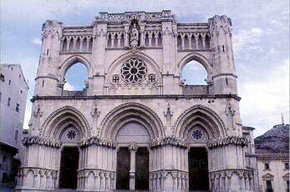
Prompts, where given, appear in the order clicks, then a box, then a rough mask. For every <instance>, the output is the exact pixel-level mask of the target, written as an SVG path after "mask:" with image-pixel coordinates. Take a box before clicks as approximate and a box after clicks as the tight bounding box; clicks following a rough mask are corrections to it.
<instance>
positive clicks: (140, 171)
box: [116, 122, 150, 190]
mask: <svg viewBox="0 0 290 192" xmlns="http://www.w3.org/2000/svg"><path fill="white" fill-rule="evenodd" d="M116 140H117V143H118V145H120V148H119V150H118V153H117V183H116V188H117V189H122V190H149V151H148V149H147V146H148V143H149V140H150V139H149V135H148V132H147V130H146V128H145V127H144V126H142V125H141V124H139V123H135V122H131V123H128V124H126V125H124V126H123V127H122V128H121V129H120V130H119V132H118V134H117V138H116Z"/></svg>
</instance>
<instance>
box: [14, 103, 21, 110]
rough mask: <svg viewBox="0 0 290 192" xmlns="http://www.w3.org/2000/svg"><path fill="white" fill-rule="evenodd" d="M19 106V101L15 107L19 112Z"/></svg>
mask: <svg viewBox="0 0 290 192" xmlns="http://www.w3.org/2000/svg"><path fill="white" fill-rule="evenodd" d="M19 107H20V105H19V103H16V109H15V110H16V111H17V112H19Z"/></svg>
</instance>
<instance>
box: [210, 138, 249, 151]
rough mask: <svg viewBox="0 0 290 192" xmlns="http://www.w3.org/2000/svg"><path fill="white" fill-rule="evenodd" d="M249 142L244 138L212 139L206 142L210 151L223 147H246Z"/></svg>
mask: <svg viewBox="0 0 290 192" xmlns="http://www.w3.org/2000/svg"><path fill="white" fill-rule="evenodd" d="M248 143H249V140H248V139H247V138H245V137H238V136H229V137H225V138H219V139H213V140H210V141H209V142H208V144H207V145H208V147H209V148H210V149H212V148H217V147H223V146H226V145H241V146H242V147H244V146H248Z"/></svg>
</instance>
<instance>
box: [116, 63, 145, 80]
mask: <svg viewBox="0 0 290 192" xmlns="http://www.w3.org/2000/svg"><path fill="white" fill-rule="evenodd" d="M146 73H147V67H146V65H145V63H144V62H143V61H141V60H140V59H137V58H132V59H129V60H127V61H126V62H125V63H124V64H123V66H122V68H121V76H122V78H123V79H124V81H126V82H127V83H140V82H142V81H143V80H144V79H145V77H146Z"/></svg>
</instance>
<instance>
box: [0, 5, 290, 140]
mask: <svg viewBox="0 0 290 192" xmlns="http://www.w3.org/2000/svg"><path fill="white" fill-rule="evenodd" d="M0 9H1V11H0V63H12V64H21V66H22V69H23V72H24V75H25V77H26V79H27V80H28V81H29V87H30V90H29V94H28V99H27V109H26V115H25V122H24V127H25V128H27V124H28V121H29V118H30V113H31V103H30V101H29V100H30V98H31V97H32V95H33V89H34V78H35V76H36V69H37V65H38V62H39V61H38V60H39V54H40V47H41V26H42V24H43V23H44V21H45V20H58V21H61V22H63V23H64V25H65V26H71V25H91V24H92V22H93V19H94V17H96V16H97V15H98V13H99V12H124V11H140V10H142V11H161V10H168V9H169V10H172V12H173V13H174V14H175V15H176V17H177V19H178V21H179V22H207V19H208V18H210V17H212V16H214V15H227V16H228V17H230V18H231V19H232V23H233V47H234V57H235V65H236V70H237V74H238V92H239V96H240V97H241V98H242V100H241V102H240V111H241V118H242V121H243V125H246V126H252V127H255V128H256V130H255V132H254V134H255V136H258V135H261V134H263V133H264V132H266V131H267V130H269V129H270V128H272V127H273V125H275V124H280V123H281V114H282V113H283V116H284V119H285V123H289V0H279V1H278V0H267V1H265V0H216V1H214V0H194V1H193V0H180V1H178V0H154V1H150V0H146V1H144V0H139V1H137V0H99V1H95V0H76V1H73V0H1V1H0ZM70 88H71V87H68V89H70Z"/></svg>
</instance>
